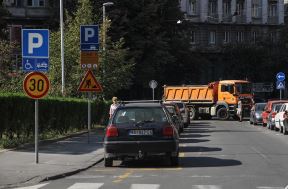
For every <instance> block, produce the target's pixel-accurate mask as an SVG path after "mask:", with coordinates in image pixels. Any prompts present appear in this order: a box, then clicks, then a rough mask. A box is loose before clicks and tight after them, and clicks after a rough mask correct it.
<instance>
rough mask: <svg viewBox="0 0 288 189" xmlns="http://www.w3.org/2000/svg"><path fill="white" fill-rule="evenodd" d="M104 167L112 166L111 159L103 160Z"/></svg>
mask: <svg viewBox="0 0 288 189" xmlns="http://www.w3.org/2000/svg"><path fill="white" fill-rule="evenodd" d="M104 166H105V167H112V166H113V159H112V158H104Z"/></svg>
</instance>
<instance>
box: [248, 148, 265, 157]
mask: <svg viewBox="0 0 288 189" xmlns="http://www.w3.org/2000/svg"><path fill="white" fill-rule="evenodd" d="M250 148H251V149H252V150H253V151H255V152H256V153H257V154H259V155H260V156H261V157H263V158H264V159H266V160H268V158H267V156H265V155H264V154H262V153H261V152H260V151H259V150H257V149H256V148H255V147H254V146H252V147H250Z"/></svg>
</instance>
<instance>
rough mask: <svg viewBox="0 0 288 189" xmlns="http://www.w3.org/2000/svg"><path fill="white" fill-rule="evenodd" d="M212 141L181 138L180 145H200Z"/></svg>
mask: <svg viewBox="0 0 288 189" xmlns="http://www.w3.org/2000/svg"><path fill="white" fill-rule="evenodd" d="M208 141H210V140H207V139H194V138H183V137H181V138H180V143H200V142H208Z"/></svg>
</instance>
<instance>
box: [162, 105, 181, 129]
mask: <svg viewBox="0 0 288 189" xmlns="http://www.w3.org/2000/svg"><path fill="white" fill-rule="evenodd" d="M163 104H164V106H165V107H166V108H167V110H168V112H169V113H170V115H171V116H172V117H174V119H173V121H174V123H175V125H176V126H177V128H178V131H179V132H182V131H183V129H184V122H183V117H182V115H181V112H180V109H179V107H178V106H177V104H176V103H174V102H168V103H167V102H166V103H163Z"/></svg>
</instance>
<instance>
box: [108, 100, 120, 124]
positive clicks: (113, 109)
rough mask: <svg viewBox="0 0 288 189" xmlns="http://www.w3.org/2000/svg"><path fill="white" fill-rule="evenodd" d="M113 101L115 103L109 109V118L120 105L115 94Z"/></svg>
mask: <svg viewBox="0 0 288 189" xmlns="http://www.w3.org/2000/svg"><path fill="white" fill-rule="evenodd" d="M112 102H113V103H112V104H111V106H110V111H109V118H110V119H111V117H112V115H113V113H114V111H115V110H116V109H117V108H118V106H119V103H118V99H117V97H115V96H114V97H113V98H112Z"/></svg>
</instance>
